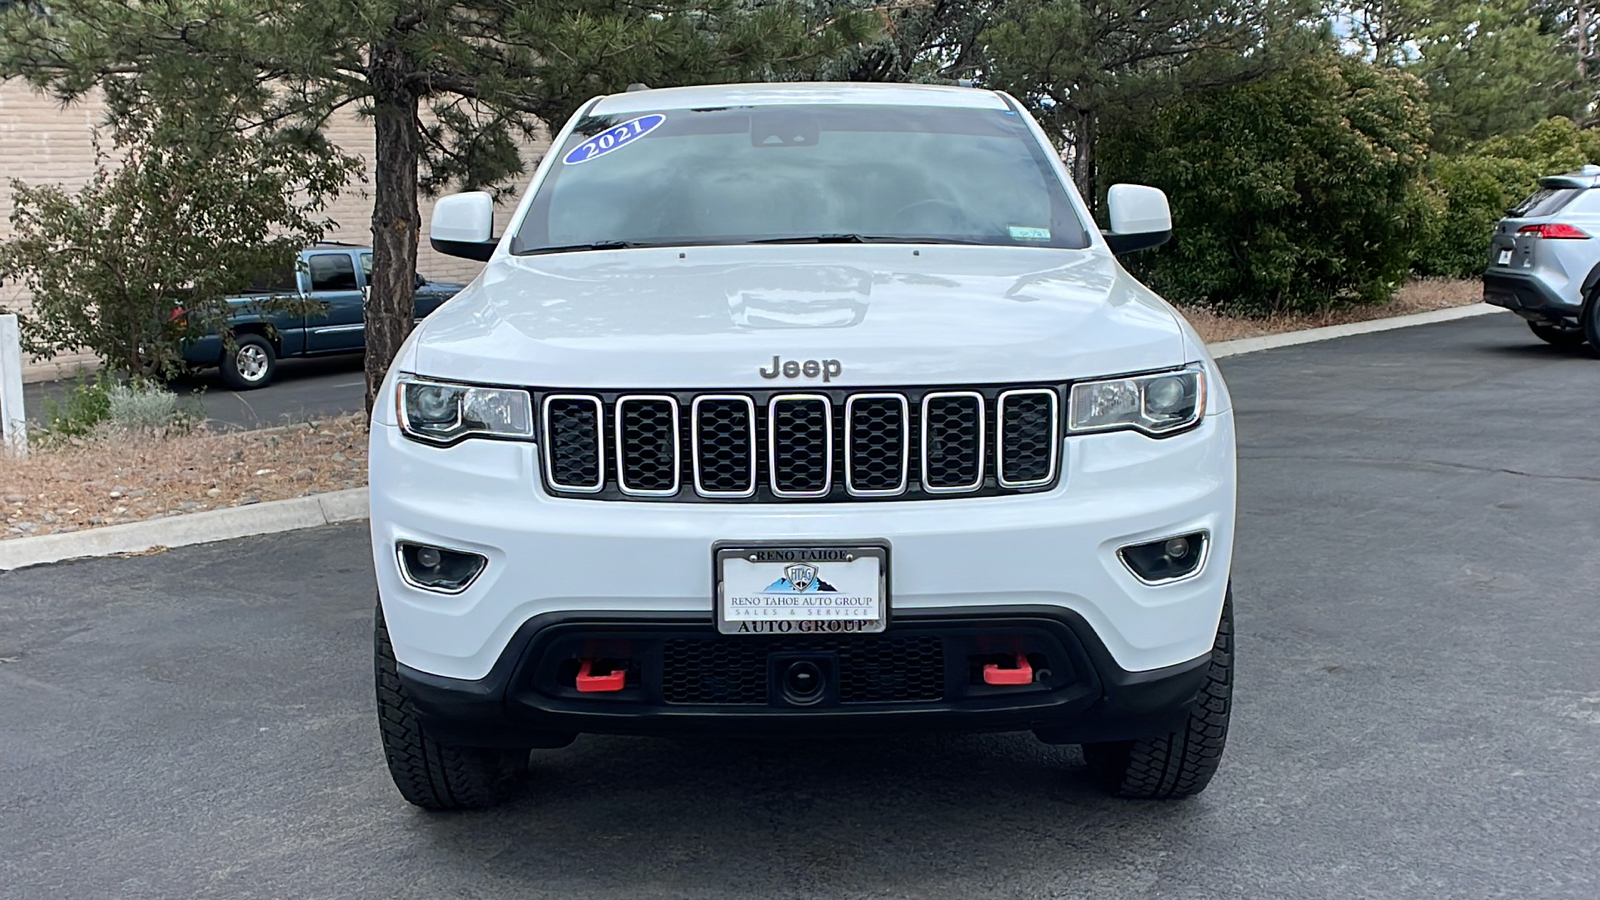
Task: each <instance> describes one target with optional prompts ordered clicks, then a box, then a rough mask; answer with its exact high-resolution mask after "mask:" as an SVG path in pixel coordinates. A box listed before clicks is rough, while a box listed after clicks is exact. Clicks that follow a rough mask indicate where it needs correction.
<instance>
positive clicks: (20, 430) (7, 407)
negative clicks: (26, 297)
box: [0, 315, 28, 456]
mask: <svg viewBox="0 0 1600 900" xmlns="http://www.w3.org/2000/svg"><path fill="white" fill-rule="evenodd" d="M0 439H3V440H0V443H3V445H4V446H5V447H6V448H7V449H9V450H10V451H11V452H12V454H14V455H16V456H27V455H28V420H27V417H26V416H25V415H24V414H23V411H22V345H21V335H20V333H19V332H18V331H17V317H16V316H14V315H5V316H0Z"/></svg>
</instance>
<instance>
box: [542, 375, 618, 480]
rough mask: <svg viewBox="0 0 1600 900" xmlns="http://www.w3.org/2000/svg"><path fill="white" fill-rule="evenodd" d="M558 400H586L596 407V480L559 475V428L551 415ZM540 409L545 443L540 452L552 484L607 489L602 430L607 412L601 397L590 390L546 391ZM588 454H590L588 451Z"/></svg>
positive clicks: (576, 403)
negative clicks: (562, 478)
mask: <svg viewBox="0 0 1600 900" xmlns="http://www.w3.org/2000/svg"><path fill="white" fill-rule="evenodd" d="M558 403H560V404H563V405H567V404H571V405H573V406H583V405H586V404H587V405H592V406H593V408H594V427H595V432H596V434H594V435H593V440H594V445H595V460H594V465H595V480H594V483H593V484H581V483H572V482H563V481H560V480H558V479H557V478H556V471H555V466H556V453H557V450H558V447H557V438H556V433H557V432H556V428H555V426H554V416H552V415H551V410H552V408H553V407H554V406H555V405H556V404H558ZM540 410H541V416H540V423H539V424H540V425H541V426H542V427H541V428H540V430H539V436H540V439H541V440H542V443H541V444H540V447H539V455H540V456H543V457H544V478H545V482H546V483H547V484H549V485H550V486H551V487H554V488H555V489H557V490H559V491H562V492H571V493H580V494H598V493H600V492H601V491H603V490H605V489H606V442H605V435H604V434H603V433H601V432H603V431H604V430H605V421H606V414H605V406H604V405H603V404H602V403H601V402H600V398H599V397H594V396H591V395H589V394H546V395H545V396H544V402H543V403H542V404H540ZM585 455H586V456H587V454H585Z"/></svg>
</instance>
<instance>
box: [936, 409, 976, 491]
mask: <svg viewBox="0 0 1600 900" xmlns="http://www.w3.org/2000/svg"><path fill="white" fill-rule="evenodd" d="M983 431H984V409H983V395H982V394H979V393H976V392H974V391H959V392H957V391H952V392H948V393H935V394H928V395H927V396H925V397H923V398H922V485H923V487H924V488H926V489H928V490H929V491H933V492H955V491H975V490H977V489H978V488H980V487H982V486H983V458H984V451H985V447H984V441H983Z"/></svg>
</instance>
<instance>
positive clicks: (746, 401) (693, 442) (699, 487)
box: [689, 394, 759, 500]
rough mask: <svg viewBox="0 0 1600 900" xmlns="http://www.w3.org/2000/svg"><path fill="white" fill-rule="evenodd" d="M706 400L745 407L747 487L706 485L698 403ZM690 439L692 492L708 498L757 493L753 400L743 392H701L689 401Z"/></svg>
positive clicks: (726, 497)
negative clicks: (747, 427)
mask: <svg viewBox="0 0 1600 900" xmlns="http://www.w3.org/2000/svg"><path fill="white" fill-rule="evenodd" d="M707 403H728V404H742V405H743V406H744V409H745V421H746V422H748V423H749V425H750V429H749V439H748V442H747V443H746V444H745V449H744V452H745V456H747V457H748V458H749V460H750V475H749V478H748V479H747V483H748V484H749V487H747V488H744V489H742V490H716V489H712V488H708V487H706V485H705V477H704V473H703V472H702V470H701V466H702V463H701V460H702V459H704V458H705V456H706V455H707V454H706V452H705V445H704V444H703V443H702V441H701V434H700V428H701V425H700V422H701V415H700V407H701V406H702V405H703V404H707ZM689 443H690V447H689V449H690V454H689V456H690V459H691V460H692V461H693V464H694V492H695V493H696V494H699V495H700V496H702V497H705V498H707V499H715V500H740V499H744V498H746V497H754V496H755V495H756V481H757V478H758V477H759V476H758V475H757V469H758V467H757V465H756V463H757V459H758V454H757V453H756V402H755V401H754V400H752V399H750V398H749V397H746V396H745V395H743V394H700V395H697V396H696V397H695V398H694V401H693V402H692V403H690V404H689Z"/></svg>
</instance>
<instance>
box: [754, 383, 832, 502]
mask: <svg viewBox="0 0 1600 900" xmlns="http://www.w3.org/2000/svg"><path fill="white" fill-rule="evenodd" d="M799 404H806V405H815V404H821V406H822V413H823V419H822V432H823V434H822V455H823V462H822V486H821V487H819V488H812V489H810V490H806V489H804V488H802V489H800V490H795V489H793V488H783V487H779V485H778V482H779V480H780V479H781V478H783V477H785V476H788V478H789V480H790V483H791V484H792V483H793V481H794V478H795V468H796V467H795V466H794V465H790V466H779V464H778V463H779V458H778V455H779V446H778V445H779V443H780V442H781V441H785V440H788V441H790V442H791V443H792V442H793V440H794V437H786V436H785V430H786V428H787V430H788V432H789V433H790V434H793V433H794V432H797V431H798V430H799V426H798V424H797V425H793V426H782V425H780V423H779V418H778V417H779V415H780V412H779V406H780V405H799ZM797 412H798V411H797ZM811 415H815V413H814V412H813V413H811ZM814 428H815V426H814V425H812V426H809V427H808V429H807V430H808V431H810V430H812V429H814ZM785 452H787V453H788V454H789V456H790V458H791V461H792V460H793V457H795V456H798V455H805V456H809V455H810V452H809V450H808V452H807V453H804V454H800V453H796V452H795V451H794V450H789V451H785ZM812 480H815V478H814V476H813V477H812ZM767 484H768V486H769V487H770V488H771V489H772V493H773V496H776V497H782V498H784V499H785V500H797V499H804V498H819V497H826V496H828V492H829V491H831V490H833V401H832V400H831V399H829V397H828V395H827V394H779V395H777V396H775V397H773V398H772V399H771V400H769V401H767Z"/></svg>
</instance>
